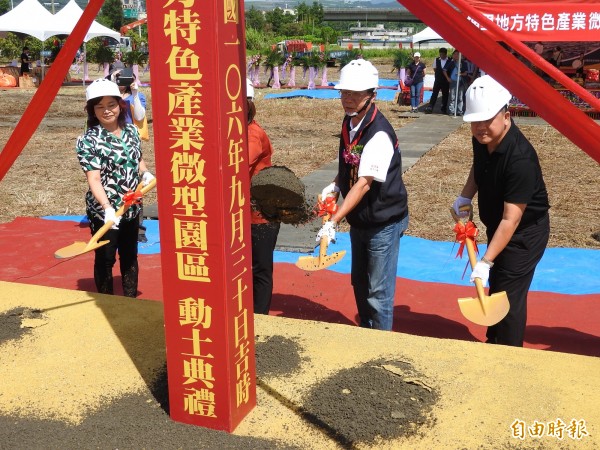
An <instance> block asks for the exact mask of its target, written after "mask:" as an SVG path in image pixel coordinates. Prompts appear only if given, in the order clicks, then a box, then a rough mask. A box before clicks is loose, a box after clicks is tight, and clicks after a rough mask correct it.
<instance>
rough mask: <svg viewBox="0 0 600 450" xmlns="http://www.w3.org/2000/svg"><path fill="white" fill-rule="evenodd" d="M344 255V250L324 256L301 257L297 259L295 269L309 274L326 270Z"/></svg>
mask: <svg viewBox="0 0 600 450" xmlns="http://www.w3.org/2000/svg"><path fill="white" fill-rule="evenodd" d="M345 254H346V250H341V251H339V252H335V253H332V254H331V255H326V256H301V257H300V258H298V261H296V267H299V268H300V269H302V270H306V271H309V272H314V271H315V270H321V269H326V268H327V267H329V266H333V265H334V264H335V263H337V262H339V261H340V260H341V259H342V258H343V257H344V255H345Z"/></svg>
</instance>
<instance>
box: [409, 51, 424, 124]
mask: <svg viewBox="0 0 600 450" xmlns="http://www.w3.org/2000/svg"><path fill="white" fill-rule="evenodd" d="M408 71H409V75H410V76H411V77H412V84H411V85H410V107H411V112H413V113H416V112H418V108H419V103H421V90H422V89H423V80H424V78H425V63H424V62H422V61H421V54H420V53H419V52H415V54H414V55H413V61H412V62H411V63H410V64H409V65H408Z"/></svg>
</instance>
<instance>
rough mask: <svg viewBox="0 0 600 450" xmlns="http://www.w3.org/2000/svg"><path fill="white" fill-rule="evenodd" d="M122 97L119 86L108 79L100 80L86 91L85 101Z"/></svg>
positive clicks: (94, 82)
mask: <svg viewBox="0 0 600 450" xmlns="http://www.w3.org/2000/svg"><path fill="white" fill-rule="evenodd" d="M105 96H108V97H120V96H121V92H120V91H119V86H117V84H116V83H113V82H112V81H110V80H107V79H106V78H100V79H99V80H96V81H93V82H92V83H91V84H90V85H89V86H88V87H87V89H86V90H85V100H86V101H88V100H91V99H93V98H98V97H105Z"/></svg>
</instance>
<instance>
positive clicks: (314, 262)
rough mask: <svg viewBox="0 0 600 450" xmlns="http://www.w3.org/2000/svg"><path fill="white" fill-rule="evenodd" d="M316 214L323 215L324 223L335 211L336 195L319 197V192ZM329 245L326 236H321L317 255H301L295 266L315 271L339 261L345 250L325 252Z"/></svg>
mask: <svg viewBox="0 0 600 450" xmlns="http://www.w3.org/2000/svg"><path fill="white" fill-rule="evenodd" d="M316 209H317V214H318V215H319V216H320V217H323V224H325V223H326V222H327V221H328V220H329V218H330V217H331V216H332V215H334V214H335V212H336V211H337V195H328V196H327V197H325V199H322V198H321V194H319V195H318V196H317V208H316ZM328 245H329V239H328V238H327V236H323V237H321V242H320V244H319V256H301V257H299V258H298V261H296V266H297V267H299V268H300V269H302V270H308V271H315V270H321V269H326V268H327V267H329V266H332V265H333V264H335V263H337V262H339V261H340V260H341V259H342V258H343V257H344V255H345V254H346V250H342V251H339V252H335V253H332V254H331V255H328V254H327V247H328Z"/></svg>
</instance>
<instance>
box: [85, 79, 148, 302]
mask: <svg viewBox="0 0 600 450" xmlns="http://www.w3.org/2000/svg"><path fill="white" fill-rule="evenodd" d="M86 99H87V103H86V107H85V109H86V112H87V126H88V129H87V131H86V132H85V134H84V135H83V136H80V137H79V138H78V139H77V145H76V149H77V158H78V159H79V164H80V165H81V168H82V169H83V171H84V173H85V175H86V178H87V181H88V184H89V190H88V192H87V193H86V196H85V201H86V212H87V216H88V219H89V221H90V228H91V231H92V235H93V234H95V233H96V232H97V231H98V230H99V229H100V228H102V227H103V226H104V224H105V223H106V222H108V221H111V222H113V223H114V225H113V227H112V228H111V229H110V230H108V231H107V232H106V234H105V235H104V236H103V239H108V241H109V243H108V244H106V245H104V246H102V247H100V248H98V249H96V255H95V260H94V281H95V283H96V289H97V290H98V292H100V293H102V294H112V293H113V275H112V268H113V266H114V265H115V263H116V255H117V251H118V253H119V265H120V269H121V279H122V285H123V295H125V296H126V297H136V296H137V286H138V258H137V255H138V248H137V242H138V228H139V221H138V214H139V212H140V208H139V206H138V205H135V204H134V205H132V206H131V207H129V209H127V211H126V212H125V213H124V214H123V215H122V216H121V217H116V215H115V209H117V208H119V207H120V206H121V204H122V203H123V202H124V196H125V195H126V194H127V193H128V192H130V191H135V190H136V189H137V187H138V184H139V183H140V182H141V183H143V185H144V186H146V185H148V183H150V181H152V180H153V179H154V176H153V175H152V174H151V173H150V172H148V170H147V168H146V164H145V162H144V160H143V158H142V148H141V141H140V138H139V134H138V132H137V130H136V128H135V126H134V125H131V124H127V123H126V122H125V114H124V111H125V109H126V106H125V104H124V102H123V100H122V99H121V94H120V92H119V88H118V86H117V85H116V84H115V83H113V82H112V81H109V80H106V79H100V80H96V81H94V82H93V83H91V84H90V85H89V86H88V87H87V89H86ZM140 178H141V181H140Z"/></svg>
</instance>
